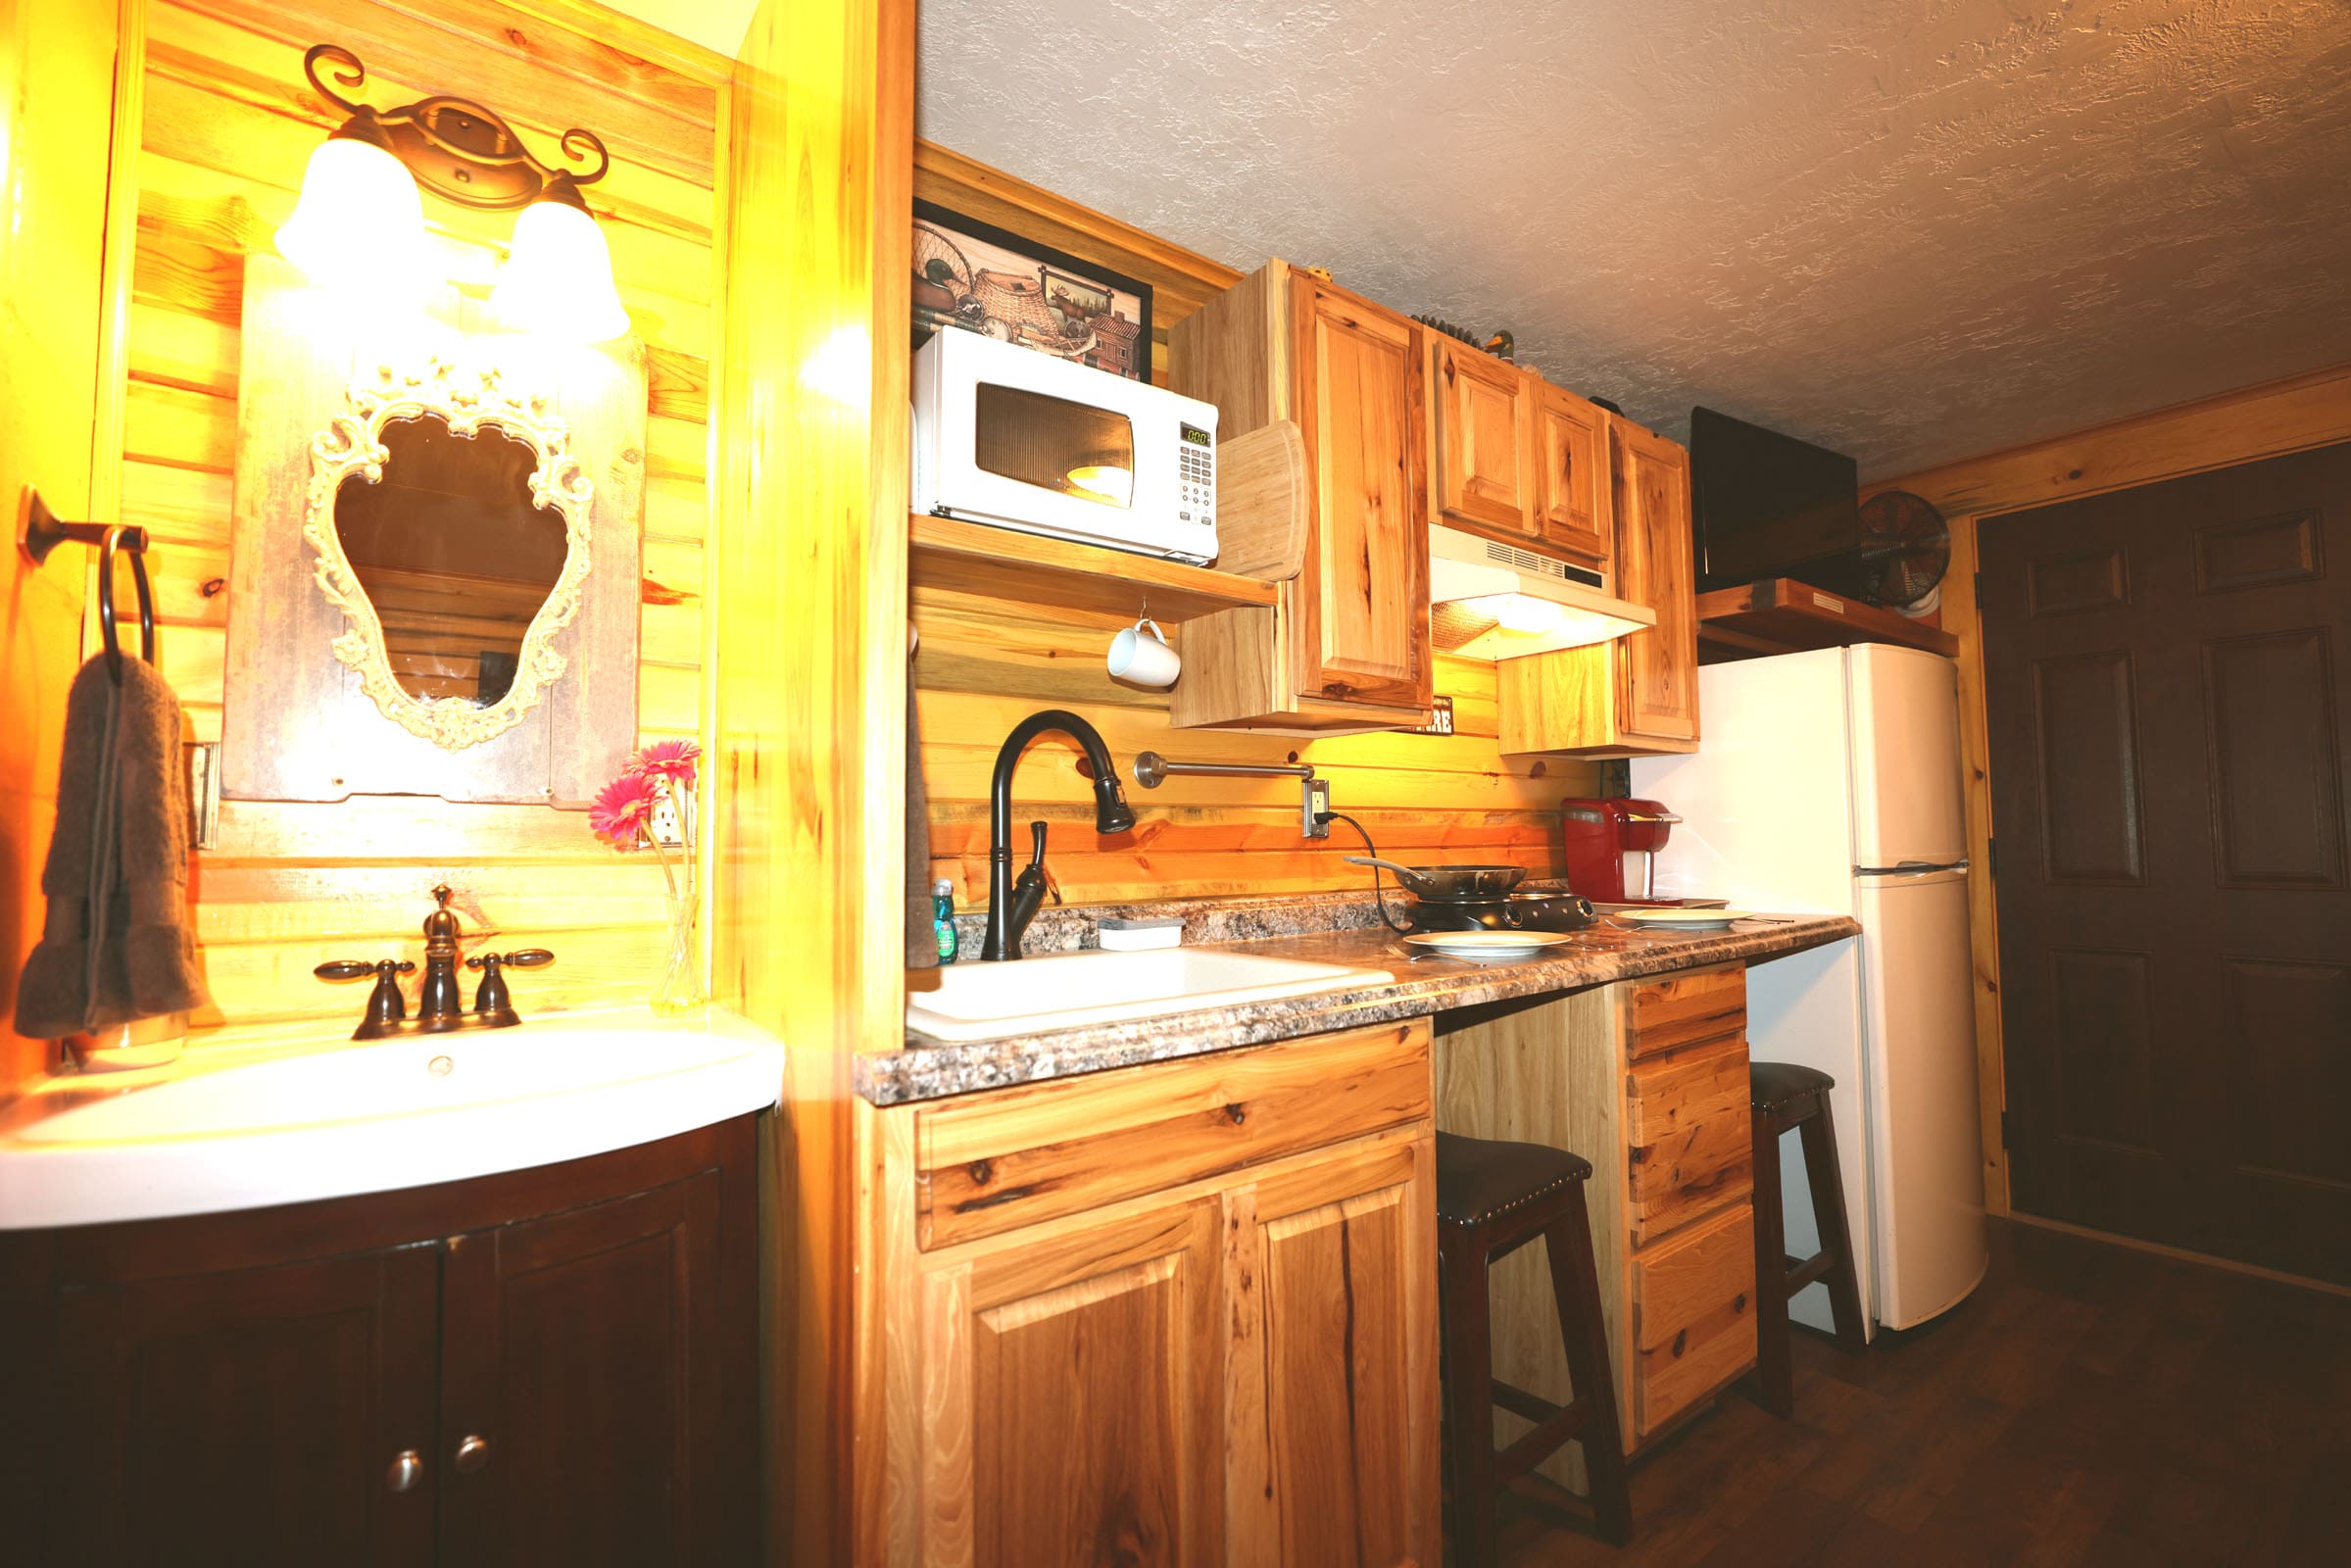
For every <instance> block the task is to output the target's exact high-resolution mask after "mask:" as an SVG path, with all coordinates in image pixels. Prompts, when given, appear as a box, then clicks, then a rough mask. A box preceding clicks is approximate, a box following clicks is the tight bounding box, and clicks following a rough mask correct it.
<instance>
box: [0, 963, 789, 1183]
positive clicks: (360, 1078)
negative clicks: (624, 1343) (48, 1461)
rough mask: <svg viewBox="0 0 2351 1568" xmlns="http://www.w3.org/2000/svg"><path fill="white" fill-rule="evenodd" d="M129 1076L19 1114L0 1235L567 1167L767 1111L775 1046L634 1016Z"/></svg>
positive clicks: (731, 1021)
mask: <svg viewBox="0 0 2351 1568" xmlns="http://www.w3.org/2000/svg"><path fill="white" fill-rule="evenodd" d="M218 1063H226V1064H218ZM130 1076H132V1075H125V1077H126V1078H127V1077H130ZM135 1076H136V1078H137V1079H138V1081H139V1082H138V1084H137V1086H126V1087H124V1088H122V1089H121V1090H120V1091H118V1090H117V1089H116V1087H115V1085H114V1083H113V1082H112V1081H110V1080H107V1079H99V1078H84V1079H80V1080H60V1081H57V1082H54V1083H52V1084H51V1085H49V1086H48V1087H46V1088H45V1089H44V1090H42V1091H41V1092H40V1093H38V1094H35V1095H33V1096H30V1097H27V1099H26V1100H24V1101H23V1102H20V1103H18V1104H17V1105H15V1106H13V1107H11V1109H10V1111H9V1114H8V1116H7V1118H6V1120H5V1123H0V1229H7V1230H22V1229H26V1228H31V1227H44V1226H52V1225H86V1224H94V1223H99V1222H103V1221H109V1220H125V1219H153V1218H157V1217H160V1216H164V1215H170V1214H199V1213H209V1212H213V1211H217V1210H220V1209H231V1208H254V1207H261V1206H265V1205H268V1204H274V1203H295V1202H308V1201H313V1200H316V1199H321V1198H341V1197H346V1196H348V1195H350V1194H353V1193H371V1192H384V1191H388V1190H390V1189H393V1188H400V1187H421V1186H425V1185H428V1184H430V1183H434V1182H446V1181H461V1180H464V1179H465V1178H467V1177H473V1176H486V1175H491V1174H494V1173H496V1172H499V1171H506V1170H520V1169H522V1168H524V1167H527V1166H531V1165H545V1164H552V1163H554V1162H556V1161H558V1160H564V1159H578V1158H581V1157H583V1156H585V1155H589V1154H599V1153H603V1152H607V1151H609V1150H613V1149H623V1148H626V1147H628V1146H629V1145H632V1144H642V1143H649V1142H651V1141H653V1140H655V1139H658V1138H667V1137H670V1136H672V1135H674V1134H677V1133H682V1132H689V1131H691V1130H693V1129H694V1128H696V1127H704V1126H708V1125H710V1123H712V1122H716V1121H724V1120H726V1119H727V1118H728V1117H730V1116H737V1115H741V1114H743V1113H745V1112H747V1111H753V1110H758V1109H760V1108H762V1107H764V1106H767V1105H771V1104H773V1103H775V1100H776V1096H777V1093H778V1091H779V1090H780V1088H781V1087H782V1083H783V1048H782V1047H781V1046H779V1045H778V1044H777V1043H776V1042H775V1041H774V1040H773V1039H772V1038H770V1037H769V1036H768V1035H766V1034H765V1033H764V1032H762V1031H760V1030H759V1029H758V1028H756V1027H755V1026H753V1025H751V1024H749V1023H747V1022H745V1021H744V1020H742V1019H739V1018H735V1017H733V1016H731V1015H728V1014H725V1013H719V1012H715V1011H712V1012H710V1013H707V1014H697V1015H695V1016H693V1017H692V1018H691V1019H686V1020H672V1019H661V1018H656V1017H655V1016H654V1015H653V1014H652V1012H651V1011H649V1010H647V1009H643V1008H632V1009H626V1010H621V1011H614V1012H602V1013H575V1014H566V1015H561V1016H550V1017H542V1018H536V1019H532V1020H530V1021H528V1022H525V1023H524V1024H522V1025H521V1026H520V1027H518V1028H513V1029H493V1030H483V1031H480V1032H472V1031H466V1032H461V1033H455V1034H446V1035H435V1036H421V1037H408V1038H403V1039H397V1040H385V1041H377V1042H373V1043H370V1044H367V1045H350V1044H344V1045H341V1046H334V1045H329V1044H325V1043H319V1044H316V1045H313V1046H310V1047H308V1048H301V1047H296V1048H290V1049H281V1050H277V1051H272V1052H267V1053H257V1052H240V1051H239V1050H238V1049H237V1048H236V1047H235V1046H233V1045H232V1044H223V1045H216V1046H208V1047H204V1048H202V1049H200V1050H198V1051H196V1052H194V1053H192V1054H190V1055H188V1056H186V1057H184V1058H182V1060H181V1061H180V1062H179V1063H178V1064H177V1065H176V1066H174V1067H171V1068H169V1069H165V1070H163V1071H161V1072H158V1073H139V1074H137V1075H135Z"/></svg>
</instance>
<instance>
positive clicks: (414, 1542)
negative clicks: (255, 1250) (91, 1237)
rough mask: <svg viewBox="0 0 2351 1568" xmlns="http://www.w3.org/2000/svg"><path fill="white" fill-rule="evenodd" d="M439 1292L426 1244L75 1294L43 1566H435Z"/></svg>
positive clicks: (68, 1319) (63, 1353)
mask: <svg viewBox="0 0 2351 1568" xmlns="http://www.w3.org/2000/svg"><path fill="white" fill-rule="evenodd" d="M439 1284H440V1269H439V1258H438V1255H437V1249H435V1248H433V1247H432V1246H430V1245H429V1244H427V1245H423V1246H417V1247H405V1248H392V1249H388V1250H383V1251H377V1252H362V1253H356V1254H353V1255H351V1256H348V1257H337V1258H327V1259H323V1260H320V1261H318V1262H304V1263H289V1264H285V1265H282V1266H279V1267H274V1268H252V1269H236V1270H231V1271H228V1272H223V1273H218V1274H198V1275H182V1276H176V1277H172V1278H167V1279H160V1280H145V1281H139V1282H136V1283H131V1284H107V1285H91V1286H86V1287H82V1288H79V1289H74V1290H70V1291H68V1292H66V1293H64V1294H63V1295H62V1296H61V1298H60V1301H59V1308H58V1324H59V1328H58V1336H57V1345H56V1351H55V1354H56V1376H57V1377H58V1379H59V1380H60V1386H61V1387H62V1388H63V1389H66V1390H70V1391H73V1392H72V1393H71V1394H69V1395H68V1396H67V1397H65V1398H63V1399H62V1400H61V1401H60V1408H61V1409H63V1410H64V1411H65V1413H66V1419H65V1421H64V1423H63V1424H62V1426H61V1427H60V1429H59V1430H58V1431H57V1432H56V1434H55V1435H54V1438H53V1441H54V1442H55V1443H57V1444H58V1445H60V1446H61V1451H62V1452H64V1453H66V1454H69V1455H71V1456H72V1458H71V1461H70V1462H68V1463H64V1464H61V1465H59V1466H57V1468H56V1471H55V1473H56V1475H57V1476H58V1477H59V1478H60V1480H61V1482H62V1494H61V1495H57V1496H55V1497H54V1498H52V1499H50V1500H49V1501H48V1503H47V1505H46V1506H45V1508H44V1512H46V1513H47V1515H48V1517H49V1518H50V1520H51V1528H52V1530H53V1531H54V1532H55V1534H54V1535H53V1536H52V1538H51V1549H50V1551H49V1553H48V1555H47V1557H46V1559H45V1560H47V1561H50V1562H56V1563H76V1564H87V1565H90V1568H105V1565H108V1564H116V1563H121V1564H126V1565H127V1564H133V1563H140V1564H144V1563H171V1564H174V1565H187V1568H201V1565H204V1564H215V1563H217V1564H220V1565H222V1568H229V1565H240V1568H241V1565H244V1564H249V1563H350V1564H372V1565H378V1568H391V1565H395V1564H425V1563H430V1562H432V1561H433V1504H434V1497H435V1494H436V1491H437V1489H438V1488H439V1487H440V1486H441V1485H442V1484H443V1483H444V1482H445V1477H444V1476H443V1475H442V1472H441V1467H440V1466H438V1465H437V1464H435V1463H434V1462H433V1461H434V1457H435V1453H434V1450H435V1443H434V1425H433V1423H434V1403H435V1400H434V1394H433V1354H434V1337H435V1329H436V1324H435V1305H434V1302H435V1297H436V1294H437V1291H438V1289H439ZM404 1449H415V1450H416V1452H417V1454H418V1456H419V1457H420V1458H421V1459H422V1461H423V1468H422V1471H421V1473H420V1474H419V1475H418V1477H417V1478H416V1481H415V1483H414V1484H413V1485H411V1486H410V1487H408V1488H407V1489H406V1490H405V1491H400V1492H394V1491H392V1490H391V1489H390V1487H388V1486H387V1484H386V1479H387V1475H388V1473H389V1471H390V1467H391V1465H392V1462H393V1460H394V1458H395V1456H396V1455H398V1454H399V1453H400V1452H401V1451H402V1450H404Z"/></svg>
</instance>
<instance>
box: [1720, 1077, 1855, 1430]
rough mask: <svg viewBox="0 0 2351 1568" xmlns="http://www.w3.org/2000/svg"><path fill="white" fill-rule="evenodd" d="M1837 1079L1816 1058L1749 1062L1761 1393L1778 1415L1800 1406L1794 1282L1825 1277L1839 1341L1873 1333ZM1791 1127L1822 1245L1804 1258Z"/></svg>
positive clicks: (1850, 1346)
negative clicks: (1811, 1061)
mask: <svg viewBox="0 0 2351 1568" xmlns="http://www.w3.org/2000/svg"><path fill="white" fill-rule="evenodd" d="M1836 1087H1837V1080H1836V1079H1834V1078H1832V1077H1830V1076H1829V1075H1828V1074H1827V1073H1825V1072H1822V1071H1821V1070H1820V1069H1819V1068H1817V1067H1801V1066H1798V1065H1797V1064H1796V1063H1794V1062H1792V1061H1751V1062H1749V1063H1748V1064H1747V1101H1748V1103H1749V1105H1750V1107H1751V1114H1752V1116H1753V1118H1754V1129H1753V1131H1754V1145H1755V1148H1754V1163H1755V1294H1756V1312H1755V1399H1756V1402H1757V1403H1758V1404H1760V1405H1762V1406H1763V1407H1764V1408H1765V1409H1766V1410H1769V1411H1771V1412H1772V1413H1773V1414H1774V1415H1780V1416H1788V1415H1793V1414H1794V1413H1795V1403H1796V1401H1795V1369H1794V1367H1793V1365H1792V1364H1791V1363H1790V1361H1789V1354H1788V1337H1789V1329H1788V1301H1789V1300H1790V1299H1792V1298H1793V1297H1794V1296H1795V1294H1796V1293H1797V1292H1798V1291H1800V1290H1803V1289H1804V1288H1805V1287H1806V1286H1808V1285H1811V1284H1813V1283H1815V1282H1816V1281H1821V1282H1826V1283H1827V1285H1828V1287H1829V1315H1830V1319H1831V1321H1832V1322H1834V1323H1835V1324H1836V1325H1837V1345H1838V1346H1839V1347H1840V1348H1844V1349H1847V1350H1859V1349H1861V1348H1863V1347H1864V1346H1866V1345H1867V1344H1868V1343H1869V1341H1868V1336H1867V1334H1866V1332H1865V1330H1864V1326H1863V1324H1862V1321H1861V1288H1860V1285H1859V1283H1858V1282H1857V1281H1856V1279H1855V1277H1854V1273H1853V1237H1852V1232H1851V1230H1850V1229H1849V1228H1848V1227H1847V1225H1846V1223H1845V1184H1844V1179H1843V1177H1842V1176H1841V1175H1839V1174H1838V1171H1837V1123H1836V1119H1835V1117H1833V1116H1832V1115H1831V1113H1830V1110H1829V1091H1830V1090H1832V1089H1835V1088H1836ZM1790 1129H1793V1130H1794V1131H1795V1132H1796V1133H1797V1134H1798V1136H1799V1137H1800V1138H1801V1139H1802V1140H1803V1147H1804V1178H1805V1185H1806V1186H1807V1187H1809V1188H1810V1189H1811V1194H1812V1217H1813V1221H1814V1224H1815V1226H1816V1227H1817V1228H1818V1229H1819V1231H1820V1238H1821V1250H1819V1251H1817V1252H1815V1253H1814V1254H1813V1255H1812V1256H1810V1257H1807V1258H1794V1257H1789V1256H1788V1216H1787V1214H1786V1212H1785V1211H1784V1210H1783V1207H1782V1198H1781V1192H1780V1137H1781V1135H1782V1134H1783V1133H1786V1132H1788V1131H1789V1130H1790Z"/></svg>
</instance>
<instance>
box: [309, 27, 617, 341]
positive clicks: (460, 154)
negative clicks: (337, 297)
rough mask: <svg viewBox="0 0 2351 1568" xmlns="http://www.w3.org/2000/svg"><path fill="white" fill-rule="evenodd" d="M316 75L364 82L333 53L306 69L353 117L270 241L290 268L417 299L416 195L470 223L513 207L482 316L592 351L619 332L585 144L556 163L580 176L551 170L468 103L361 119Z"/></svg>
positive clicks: (347, 58)
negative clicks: (592, 208)
mask: <svg viewBox="0 0 2351 1568" xmlns="http://www.w3.org/2000/svg"><path fill="white" fill-rule="evenodd" d="M321 63H324V64H326V65H328V66H331V67H332V68H333V70H332V73H331V74H332V75H333V78H334V81H335V83H336V84H338V85H340V86H341V87H343V88H344V89H346V90H356V89H357V88H359V87H360V86H361V85H362V84H363V83H364V82H365V81H366V80H367V68H365V67H364V66H362V65H361V64H360V61H359V57H358V56H357V55H355V54H353V53H352V52H351V51H350V50H348V49H345V48H343V47H341V46H340V45H338V44H330V43H322V44H317V45H314V46H313V47H312V48H311V50H310V52H309V53H307V54H305V55H304V56H303V57H302V71H303V74H305V75H307V76H308V77H310V82H311V85H312V86H313V87H315V88H317V89H318V93H319V95H320V96H322V97H323V98H325V99H326V101H327V102H328V103H330V104H333V105H334V106H335V107H336V108H338V109H340V110H342V111H343V112H344V113H345V114H347V115H349V116H350V117H351V118H350V119H348V120H346V121H344V122H343V123H342V125H341V126H340V127H338V128H337V129H336V130H335V132H334V133H333V134H332V135H330V136H329V137H327V139H326V141H325V142H324V143H323V144H322V145H320V147H319V148H318V151H317V152H315V153H313V154H311V161H310V167H309V169H308V170H307V171H305V172H304V173H303V176H302V197H301V199H300V200H299V201H298V202H296V203H295V206H294V216H293V217H292V218H290V219H288V220H287V221H286V224H285V226H284V227H283V228H280V229H279V230H278V231H277V248H278V250H279V251H280V252H282V253H283V254H284V256H285V258H286V259H287V260H288V261H290V262H292V263H293V264H294V265H295V266H297V267H299V268H301V269H302V270H303V271H305V272H307V273H308V274H310V276H311V277H312V278H313V279H315V280H318V281H321V282H333V283H338V284H349V285H357V286H360V287H363V288H367V289H369V290H371V291H374V292H377V293H388V294H393V295H396V296H413V295H414V294H415V293H416V288H417V285H418V283H419V281H420V280H421V279H424V278H427V277H429V276H430V275H431V274H430V270H429V268H428V266H427V264H426V262H425V238H424V206H423V202H422V200H421V197H420V195H419V191H420V190H428V191H431V192H432V193H433V194H434V195H435V196H438V197H440V198H442V199H443V200H445V201H449V202H454V203H456V204H457V205H458V206H460V207H469V208H473V209H475V210H476V211H484V212H496V211H512V210H514V209H516V208H519V209H521V216H520V217H519V218H517V219H516V220H515V221H514V244H513V246H512V248H511V249H510V251H509V253H508V256H507V263H506V267H505V269H504V270H502V271H501V272H500V274H499V279H498V286H497V287H496V289H494V290H493V291H492V293H491V296H490V304H491V308H492V309H493V310H494V311H496V312H497V313H498V315H499V317H500V318H501V319H503V320H505V321H507V322H508V323H509V324H510V325H514V326H517V327H523V328H526V329H529V330H532V331H542V332H557V333H562V334H563V335H564V336H567V337H575V338H578V339H580V340H582V341H584V342H590V343H595V342H601V341H603V340H604V339H606V338H612V337H618V336H619V335H620V334H621V333H623V332H625V331H627V330H628V313H627V312H625V311H623V310H622V309H621V307H620V295H619V292H618V290H616V289H615V288H613V286H612V252H611V250H610V248H609V247H608V246H607V245H606V243H605V238H604V232H603V230H601V229H600V228H598V227H597V226H596V220H595V219H594V218H592V217H591V216H589V213H588V204H587V203H586V201H585V200H583V199H582V198H581V196H580V187H581V186H582V185H590V184H594V183H595V182H596V181H597V180H599V179H602V178H603V177H604V175H605V172H606V171H607V170H609V169H610V168H612V157H611V155H610V154H609V153H607V152H606V151H605V146H604V143H603V141H602V140H600V139H599V138H598V137H597V136H596V135H595V133H594V132H592V131H586V130H581V129H578V128H577V127H574V128H572V129H570V130H566V131H564V132H563V140H562V146H563V156H564V157H565V158H566V159H569V160H571V161H573V162H576V163H578V164H580V165H581V166H582V168H580V169H579V170H576V171H574V170H569V169H557V168H555V167H553V166H551V165H548V164H543V163H541V162H539V160H538V159H536V158H534V157H532V156H531V153H530V150H529V149H528V148H526V147H525V146H523V145H522V139H521V137H519V136H518V135H516V134H515V132H514V127H513V126H511V125H509V124H508V123H506V122H505V121H504V120H502V119H500V118H499V117H498V116H497V115H494V114H492V113H491V112H490V111H489V110H487V109H485V108H483V107H482V106H481V105H479V104H477V103H472V102H470V101H468V100H466V99H464V98H450V97H446V96H439V97H432V98H425V99H421V100H419V101H417V102H416V103H413V104H408V105H405V106H403V107H402V108H399V109H387V110H382V111H378V110H374V109H370V108H368V107H367V105H365V104H361V103H354V102H352V101H351V100H350V99H348V98H345V97H344V96H343V95H342V93H339V92H337V91H336V90H335V88H334V87H332V86H329V85H328V84H327V82H326V80H325V79H324V78H323V77H322V75H321V73H320V71H319V67H320V65H321ZM591 158H593V159H594V160H595V167H594V168H592V169H591V168H587V167H585V166H586V164H587V162H588V160H589V159H591Z"/></svg>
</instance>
